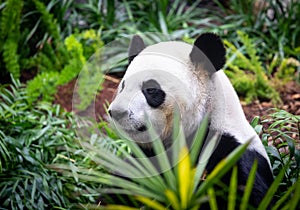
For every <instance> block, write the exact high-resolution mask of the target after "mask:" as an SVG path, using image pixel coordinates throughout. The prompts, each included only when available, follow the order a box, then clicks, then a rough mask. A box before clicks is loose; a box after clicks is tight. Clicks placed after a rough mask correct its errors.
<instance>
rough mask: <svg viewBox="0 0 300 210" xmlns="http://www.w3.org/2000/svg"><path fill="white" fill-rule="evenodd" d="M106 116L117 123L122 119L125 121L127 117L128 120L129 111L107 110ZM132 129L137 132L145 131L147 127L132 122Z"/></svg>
mask: <svg viewBox="0 0 300 210" xmlns="http://www.w3.org/2000/svg"><path fill="white" fill-rule="evenodd" d="M108 114H109V115H110V117H111V118H112V119H113V120H116V121H118V122H120V121H122V120H123V119H126V118H127V117H129V118H130V111H127V110H121V109H109V110H108ZM132 128H134V129H135V130H136V131H139V132H144V131H147V126H146V125H144V124H142V123H138V122H134V123H133V125H132ZM125 130H126V129H125Z"/></svg>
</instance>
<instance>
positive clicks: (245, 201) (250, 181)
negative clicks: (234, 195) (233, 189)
mask: <svg viewBox="0 0 300 210" xmlns="http://www.w3.org/2000/svg"><path fill="white" fill-rule="evenodd" d="M257 165H258V162H257V160H254V162H253V166H252V168H251V170H250V173H249V176H248V180H247V184H246V187H245V191H244V195H243V198H242V202H241V205H240V209H241V210H246V209H247V207H248V201H249V198H250V195H251V192H252V188H253V185H254V181H255V175H256V170H257Z"/></svg>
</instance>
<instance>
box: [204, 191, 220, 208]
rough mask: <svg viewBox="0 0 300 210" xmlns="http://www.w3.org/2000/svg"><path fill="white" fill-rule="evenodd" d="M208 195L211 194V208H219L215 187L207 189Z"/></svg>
mask: <svg viewBox="0 0 300 210" xmlns="http://www.w3.org/2000/svg"><path fill="white" fill-rule="evenodd" d="M207 193H208V196H209V207H210V209H211V210H218V204H217V199H216V193H215V190H214V188H209V189H208V190H207Z"/></svg>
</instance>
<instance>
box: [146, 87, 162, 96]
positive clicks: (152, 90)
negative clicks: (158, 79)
mask: <svg viewBox="0 0 300 210" xmlns="http://www.w3.org/2000/svg"><path fill="white" fill-rule="evenodd" d="M159 91H160V89H156V88H147V89H146V92H147V93H148V94H150V95H153V94H155V93H157V92H159Z"/></svg>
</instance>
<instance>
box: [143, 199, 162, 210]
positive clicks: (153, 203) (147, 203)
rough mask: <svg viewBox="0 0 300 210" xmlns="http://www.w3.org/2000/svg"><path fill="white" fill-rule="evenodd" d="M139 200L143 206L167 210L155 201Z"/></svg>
mask: <svg viewBox="0 0 300 210" xmlns="http://www.w3.org/2000/svg"><path fill="white" fill-rule="evenodd" d="M137 200H139V201H140V202H142V203H143V204H145V205H147V206H148V207H151V208H152V209H155V210H165V207H164V206H163V205H162V204H160V203H159V202H157V201H155V200H151V199H149V198H147V197H142V196H137Z"/></svg>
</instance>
